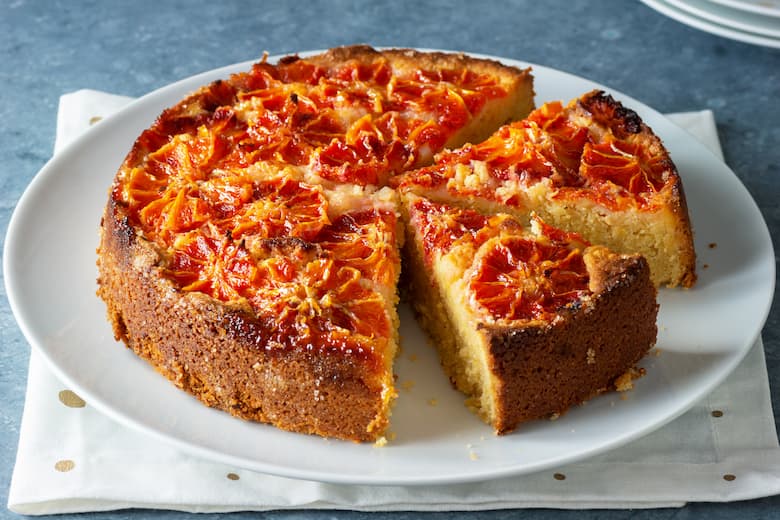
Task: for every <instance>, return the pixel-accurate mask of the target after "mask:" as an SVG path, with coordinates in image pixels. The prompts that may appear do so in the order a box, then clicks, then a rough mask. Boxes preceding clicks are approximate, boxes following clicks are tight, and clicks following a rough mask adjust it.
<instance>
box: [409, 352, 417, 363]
mask: <svg viewBox="0 0 780 520" xmlns="http://www.w3.org/2000/svg"><path fill="white" fill-rule="evenodd" d="M409 361H412V362H414V361H417V354H415V353H414V352H412V353H411V354H409Z"/></svg>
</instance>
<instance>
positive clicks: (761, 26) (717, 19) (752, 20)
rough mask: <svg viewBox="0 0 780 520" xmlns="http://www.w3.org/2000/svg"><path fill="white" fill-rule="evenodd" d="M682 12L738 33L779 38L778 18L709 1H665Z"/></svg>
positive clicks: (779, 24) (779, 19) (779, 23)
mask: <svg viewBox="0 0 780 520" xmlns="http://www.w3.org/2000/svg"><path fill="white" fill-rule="evenodd" d="M666 1H667V2H668V3H669V4H670V5H673V6H675V7H677V8H679V9H681V10H683V11H686V12H688V13H690V14H691V15H693V16H697V17H699V18H702V19H704V20H709V21H711V22H714V23H717V24H720V25H723V26H725V27H731V28H732V29H736V30H738V31H744V32H746V33H754V34H758V35H763V36H769V37H771V38H780V18H775V17H769V16H764V15H761V14H757V13H753V12H750V11H743V10H739V9H732V8H731V7H728V6H724V5H721V4H716V3H713V2H710V1H709V0H666Z"/></svg>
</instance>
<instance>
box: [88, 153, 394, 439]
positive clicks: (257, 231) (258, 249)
mask: <svg viewBox="0 0 780 520" xmlns="http://www.w3.org/2000/svg"><path fill="white" fill-rule="evenodd" d="M182 193H183V195H182ZM196 195H197V196H196ZM398 213H399V212H398V207H397V196H396V194H395V192H393V191H392V190H390V189H388V188H383V189H380V190H371V189H367V188H361V187H357V186H341V187H338V188H333V189H325V188H323V187H321V186H316V185H311V184H308V183H306V182H305V181H303V180H302V174H301V173H300V172H299V171H298V170H297V169H296V168H292V167H283V166H281V165H273V164H255V165H253V166H252V167H250V168H248V169H246V170H241V171H232V172H225V171H223V172H219V173H216V174H214V175H212V176H211V178H209V179H208V180H204V181H203V182H200V183H198V184H197V185H191V186H190V187H188V188H183V189H181V190H177V191H176V192H174V193H172V194H171V195H170V196H166V195H163V196H162V197H160V198H159V199H157V201H155V202H154V203H150V204H148V205H147V206H145V207H144V208H143V210H141V211H139V212H138V213H137V214H133V213H131V211H130V210H129V209H128V208H126V207H123V206H121V205H120V204H117V203H116V202H112V203H109V205H108V206H107V208H106V213H105V215H104V217H103V226H102V239H101V246H100V251H101V255H100V257H99V260H98V267H99V272H100V279H99V284H100V288H99V292H98V294H99V295H100V296H101V297H102V298H103V300H104V301H105V302H106V304H107V307H108V316H109V319H110V321H111V323H112V325H113V329H114V334H115V336H116V338H117V339H121V340H123V341H124V342H125V343H126V344H127V346H128V347H129V348H131V349H132V350H133V351H134V352H136V353H137V354H138V355H140V356H141V357H143V358H145V359H147V360H148V361H149V362H151V364H152V365H153V366H154V367H155V368H156V369H157V370H158V371H159V372H160V373H162V374H163V375H165V376H166V377H167V378H168V379H170V380H171V381H172V382H174V383H175V384H176V385H177V386H179V387H180V388H182V389H184V390H186V391H187V392H189V393H191V394H193V395H194V396H195V397H197V398H198V399H199V400H201V401H202V402H204V403H205V404H207V405H209V406H213V407H215V408H219V409H222V410H225V411H228V412H230V413H231V414H233V415H236V416H238V417H241V418H244V419H250V420H255V421H260V422H266V423H271V424H273V425H275V426H277V427H279V428H282V429H286V430H291V431H296V432H303V433H312V434H319V435H322V436H327V437H336V438H341V439H349V440H354V441H374V440H377V439H378V438H380V437H381V435H382V434H383V432H384V431H385V429H386V428H387V425H388V423H389V417H390V411H391V405H392V402H393V400H394V398H395V396H396V393H395V389H394V380H393V360H394V358H395V356H396V350H397V345H398V323H399V320H398V315H397V312H396V305H397V303H398V296H397V294H396V284H397V281H398V276H399V273H400V267H401V265H400V243H401V241H402V240H403V233H402V232H401V231H400V222H399V218H398ZM133 221H136V222H141V226H139V227H140V228H141V229H139V228H134V227H131V226H130V225H129V224H128V223H129V222H133Z"/></svg>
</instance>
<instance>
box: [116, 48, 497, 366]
mask: <svg viewBox="0 0 780 520" xmlns="http://www.w3.org/2000/svg"><path fill="white" fill-rule="evenodd" d="M505 95H506V92H505V91H504V90H503V89H502V88H501V86H500V85H499V84H498V83H497V81H496V80H495V79H494V78H491V77H490V76H488V75H486V74H484V75H483V74H477V73H474V72H471V71H461V70H444V71H426V70H417V71H407V72H404V73H403V74H398V73H396V71H394V70H393V69H392V67H391V66H390V64H389V62H388V61H387V60H386V59H385V58H383V57H377V58H376V59H375V60H374V61H373V62H370V63H360V62H358V61H357V60H355V61H349V62H347V63H345V64H343V65H340V66H337V67H334V68H323V67H322V66H319V65H316V64H314V63H312V62H309V61H307V60H305V59H299V58H297V57H293V58H286V59H283V60H282V61H281V62H280V63H278V64H270V63H268V62H267V61H266V60H265V59H263V60H262V61H261V62H259V63H257V64H255V65H254V67H253V68H252V70H251V71H249V72H246V73H241V74H236V75H234V76H232V77H231V78H230V79H229V80H227V81H218V82H215V83H213V84H211V85H210V86H208V87H206V88H204V89H202V90H201V91H199V92H198V93H196V94H194V95H193V96H191V97H190V98H188V99H187V100H185V101H184V102H182V103H180V104H179V105H177V106H176V107H174V108H172V109H169V110H166V111H165V112H163V114H162V115H161V116H160V117H159V118H158V120H157V121H156V122H155V124H154V125H153V126H152V127H151V128H150V129H148V130H146V131H145V132H144V133H143V134H142V135H141V136H140V137H139V138H138V139H137V141H136V143H135V145H134V147H133V150H132V151H131V153H130V154H129V155H128V157H127V158H126V160H125V163H124V165H123V167H122V171H121V173H120V175H119V176H118V179H117V182H116V184H115V185H114V188H113V192H112V197H113V199H114V200H115V201H116V202H118V203H119V204H120V205H122V206H124V207H126V208H127V211H128V214H129V217H130V219H131V224H132V225H133V226H135V227H136V228H138V229H139V230H140V231H141V233H142V236H143V237H144V238H145V239H147V240H149V241H151V242H152V243H154V244H155V245H156V247H157V249H158V250H159V251H160V254H161V256H162V258H163V262H164V265H163V268H164V272H165V273H167V276H168V277H169V278H170V279H171V280H172V281H173V282H174V283H175V284H176V285H177V286H178V287H180V288H181V290H183V291H186V292H201V293H204V294H207V295H209V296H211V297H213V298H216V299H218V300H222V301H245V302H248V303H249V304H250V305H251V306H252V307H253V308H254V309H255V310H256V311H257V312H258V316H260V317H262V316H268V317H275V318H278V323H279V326H278V327H277V328H276V329H275V331H276V332H275V333H274V337H273V338H267V339H268V341H267V342H266V345H267V346H268V348H271V346H274V345H277V346H285V345H286V346H288V347H289V346H293V345H290V344H289V343H290V342H291V341H295V342H298V343H306V345H303V346H305V347H306V348H313V347H312V346H313V345H321V346H322V345H329V346H330V347H328V348H338V349H340V350H344V351H350V352H353V351H354V352H358V351H371V350H372V349H376V348H379V349H381V348H382V347H383V345H384V344H386V342H387V338H389V337H390V336H391V334H392V330H391V327H392V324H391V317H390V316H389V315H388V313H387V312H386V310H385V309H386V305H387V304H388V302H386V301H385V296H383V294H387V292H386V291H389V290H391V289H392V288H393V286H394V283H395V280H396V278H397V275H398V273H397V269H398V267H397V266H398V265H399V258H398V252H397V251H396V239H395V233H396V224H397V223H396V215H395V213H394V212H392V211H385V210H379V209H376V208H373V207H372V206H371V204H368V206H367V208H364V209H360V210H355V211H353V212H348V213H346V214H343V215H341V216H338V217H332V216H330V215H329V212H328V210H329V203H328V198H327V195H326V193H325V191H324V189H323V188H322V187H321V186H319V185H316V184H310V183H307V182H305V181H303V180H302V179H303V178H304V177H305V175H304V174H303V173H302V172H292V173H291V171H292V170H290V168H292V169H294V168H295V167H302V168H303V169H304V170H308V171H310V172H311V173H313V174H315V178H316V177H317V176H318V177H320V178H324V179H327V180H330V181H334V182H348V183H352V184H357V185H359V186H367V185H384V184H385V183H386V182H387V180H388V179H389V178H390V177H391V176H393V175H395V174H397V173H400V172H401V171H402V170H405V169H407V168H409V167H410V166H412V165H417V164H418V163H419V162H421V161H424V160H427V159H429V158H430V156H431V155H432V154H433V153H435V152H437V151H438V150H440V149H441V148H442V147H443V146H444V143H445V142H446V141H447V140H448V139H449V138H450V136H452V135H453V134H454V133H455V132H456V131H458V130H459V129H460V128H461V127H462V126H463V125H464V124H465V123H466V122H468V120H469V119H470V118H471V117H472V114H474V113H476V112H477V111H479V110H480V109H481V108H482V106H483V105H484V104H485V103H486V101H488V100H489V99H492V98H496V97H502V96H505ZM269 165H271V166H270V167H269ZM277 166H278V168H277ZM285 167H287V168H288V169H285ZM274 169H276V170H278V171H279V172H282V173H278V174H269V173H268V172H269V171H273V170H274ZM366 197H368V195H366ZM367 200H368V199H367ZM332 219H333V220H332ZM280 248H281V249H283V250H284V252H280V251H281V249H280ZM297 346H301V345H297ZM323 348H324V347H323Z"/></svg>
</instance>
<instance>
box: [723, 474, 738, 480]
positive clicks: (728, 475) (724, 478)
mask: <svg viewBox="0 0 780 520" xmlns="http://www.w3.org/2000/svg"><path fill="white" fill-rule="evenodd" d="M736 479H737V476H736V475H732V474H731V473H726V474H725V475H723V480H728V481H729V482H731V481H732V480H736Z"/></svg>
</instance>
